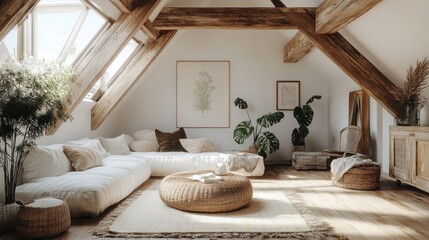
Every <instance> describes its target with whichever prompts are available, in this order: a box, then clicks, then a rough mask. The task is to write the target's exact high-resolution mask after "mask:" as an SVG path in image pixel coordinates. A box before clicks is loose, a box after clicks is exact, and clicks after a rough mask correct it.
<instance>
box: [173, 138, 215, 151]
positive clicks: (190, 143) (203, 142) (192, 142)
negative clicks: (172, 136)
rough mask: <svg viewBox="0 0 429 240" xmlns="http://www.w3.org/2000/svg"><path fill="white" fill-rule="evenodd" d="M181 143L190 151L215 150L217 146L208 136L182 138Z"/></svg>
mask: <svg viewBox="0 0 429 240" xmlns="http://www.w3.org/2000/svg"><path fill="white" fill-rule="evenodd" d="M180 144H182V146H183V148H184V149H186V151H188V152H189V153H201V152H215V151H216V148H215V146H214V145H213V143H212V141H210V139H208V138H195V139H189V138H181V139H180Z"/></svg>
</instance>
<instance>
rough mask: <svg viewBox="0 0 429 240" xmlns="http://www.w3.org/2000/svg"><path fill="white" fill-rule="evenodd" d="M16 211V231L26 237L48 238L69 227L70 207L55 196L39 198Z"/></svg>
mask: <svg viewBox="0 0 429 240" xmlns="http://www.w3.org/2000/svg"><path fill="white" fill-rule="evenodd" d="M20 204H21V205H22V207H21V209H20V210H19V212H18V218H17V225H16V227H15V228H16V231H17V232H18V234H20V235H22V236H24V237H26V238H49V237H54V236H57V235H60V234H61V233H63V232H65V231H67V229H69V228H70V225H71V220H70V209H69V207H68V206H67V204H66V202H65V201H63V200H61V199H56V198H40V199H36V200H34V202H32V203H29V204H27V205H25V204H23V203H22V202H21V203H20Z"/></svg>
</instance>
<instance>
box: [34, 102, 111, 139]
mask: <svg viewBox="0 0 429 240" xmlns="http://www.w3.org/2000/svg"><path fill="white" fill-rule="evenodd" d="M93 105H94V102H91V101H83V102H82V103H81V104H80V105H79V106H78V107H77V108H76V110H75V111H73V113H72V120H71V121H67V122H66V123H64V124H63V125H62V126H61V127H60V128H59V129H58V131H57V132H56V133H55V134H53V135H49V136H44V137H41V138H39V139H37V141H36V142H37V144H40V145H49V144H54V143H63V142H66V141H70V140H76V139H80V138H84V137H89V138H96V137H99V136H106V137H111V136H113V132H114V129H115V127H116V125H117V121H115V119H114V116H109V117H108V118H107V119H106V121H105V122H104V124H103V126H101V127H99V128H98V129H97V130H96V131H91V108H92V106H93Z"/></svg>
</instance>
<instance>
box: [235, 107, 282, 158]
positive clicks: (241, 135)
mask: <svg viewBox="0 0 429 240" xmlns="http://www.w3.org/2000/svg"><path fill="white" fill-rule="evenodd" d="M234 104H235V106H237V107H238V108H240V109H244V110H246V113H247V117H248V118H249V120H247V121H243V122H241V123H239V124H238V125H237V127H236V128H235V130H234V140H235V142H237V143H238V144H243V143H244V141H245V140H246V139H247V138H248V137H250V136H253V146H254V147H255V148H256V150H257V152H258V154H259V155H261V156H262V157H264V158H266V157H267V156H268V154H271V153H273V152H275V151H277V150H278V149H279V147H280V143H279V140H278V139H277V137H276V135H274V134H273V133H272V132H269V131H265V132H262V129H263V128H269V127H271V126H273V125H274V124H276V123H279V122H280V121H281V120H282V119H283V118H284V113H282V112H274V113H268V114H265V115H263V116H262V117H260V118H258V119H257V120H256V126H255V127H254V126H253V123H252V120H251V118H250V114H249V111H247V108H248V105H247V102H246V101H245V100H243V99H241V98H237V99H235V101H234ZM251 148H252V147H251Z"/></svg>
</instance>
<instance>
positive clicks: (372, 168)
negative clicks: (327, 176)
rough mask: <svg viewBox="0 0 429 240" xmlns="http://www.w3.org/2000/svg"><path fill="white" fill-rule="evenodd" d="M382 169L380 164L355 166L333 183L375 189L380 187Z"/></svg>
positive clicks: (346, 186)
mask: <svg viewBox="0 0 429 240" xmlns="http://www.w3.org/2000/svg"><path fill="white" fill-rule="evenodd" d="M380 169H381V167H380V166H379V165H362V166H357V167H353V168H351V169H349V170H348V171H347V172H346V173H345V174H344V175H343V177H341V178H340V179H339V180H338V181H336V182H335V181H334V182H333V184H334V185H335V186H338V187H342V188H348V189H355V190H374V189H377V188H379V187H380Z"/></svg>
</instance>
